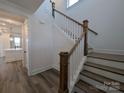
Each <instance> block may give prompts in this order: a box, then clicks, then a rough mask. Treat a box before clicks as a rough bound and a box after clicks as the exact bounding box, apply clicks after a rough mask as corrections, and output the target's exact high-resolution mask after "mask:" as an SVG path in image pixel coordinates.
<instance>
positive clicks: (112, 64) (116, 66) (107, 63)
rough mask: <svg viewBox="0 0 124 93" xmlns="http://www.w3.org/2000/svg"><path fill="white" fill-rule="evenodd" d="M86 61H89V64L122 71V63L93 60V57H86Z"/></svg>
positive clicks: (123, 66)
mask: <svg viewBox="0 0 124 93" xmlns="http://www.w3.org/2000/svg"><path fill="white" fill-rule="evenodd" d="M87 61H89V62H91V63H96V64H100V65H105V66H109V67H114V68H118V69H123V70H124V62H117V61H110V60H104V59H99V58H93V57H88V58H87Z"/></svg>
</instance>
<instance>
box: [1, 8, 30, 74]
mask: <svg viewBox="0 0 124 93" xmlns="http://www.w3.org/2000/svg"><path fill="white" fill-rule="evenodd" d="M14 63H17V64H18V63H19V65H20V64H21V66H22V67H25V68H26V69H27V70H29V66H28V24H27V18H26V17H22V16H17V15H14V14H11V13H8V12H5V11H1V10H0V65H3V64H4V66H6V65H7V64H14ZM27 72H28V71H27Z"/></svg>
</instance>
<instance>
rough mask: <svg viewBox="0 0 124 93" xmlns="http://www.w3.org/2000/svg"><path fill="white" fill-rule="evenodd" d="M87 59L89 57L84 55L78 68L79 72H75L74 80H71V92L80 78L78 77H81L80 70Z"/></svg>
mask: <svg viewBox="0 0 124 93" xmlns="http://www.w3.org/2000/svg"><path fill="white" fill-rule="evenodd" d="M86 60H87V57H86V56H84V57H83V58H82V61H81V64H80V65H79V67H78V70H77V72H76V74H75V76H74V77H75V79H74V80H73V82H71V84H70V87H69V93H71V92H72V90H73V88H74V85H75V83H76V82H77V80H78V79H79V78H78V77H79V75H80V71H81V70H82V69H83V66H84V63H85V62H86Z"/></svg>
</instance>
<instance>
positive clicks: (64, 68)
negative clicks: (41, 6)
mask: <svg viewBox="0 0 124 93" xmlns="http://www.w3.org/2000/svg"><path fill="white" fill-rule="evenodd" d="M68 59H69V53H68V52H61V53H60V80H59V82H60V85H59V92H58V93H68V92H69V90H68V61H69V60H68Z"/></svg>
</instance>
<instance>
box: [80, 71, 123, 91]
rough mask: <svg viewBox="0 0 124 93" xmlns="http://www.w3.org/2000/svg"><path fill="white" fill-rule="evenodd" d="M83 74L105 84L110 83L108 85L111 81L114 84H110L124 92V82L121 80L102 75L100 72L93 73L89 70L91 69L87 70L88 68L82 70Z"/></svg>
mask: <svg viewBox="0 0 124 93" xmlns="http://www.w3.org/2000/svg"><path fill="white" fill-rule="evenodd" d="M81 74H82V75H84V76H86V77H88V78H91V79H93V80H96V81H98V82H101V83H103V84H105V83H106V84H108V85H109V83H110V84H113V85H110V86H111V87H113V88H115V89H117V90H120V91H122V92H124V84H123V83H121V82H117V81H115V80H112V79H109V78H106V77H103V76H101V75H98V74H95V73H92V72H89V71H86V70H84V71H82V72H81ZM114 84H116V86H114ZM117 84H118V85H117Z"/></svg>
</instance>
